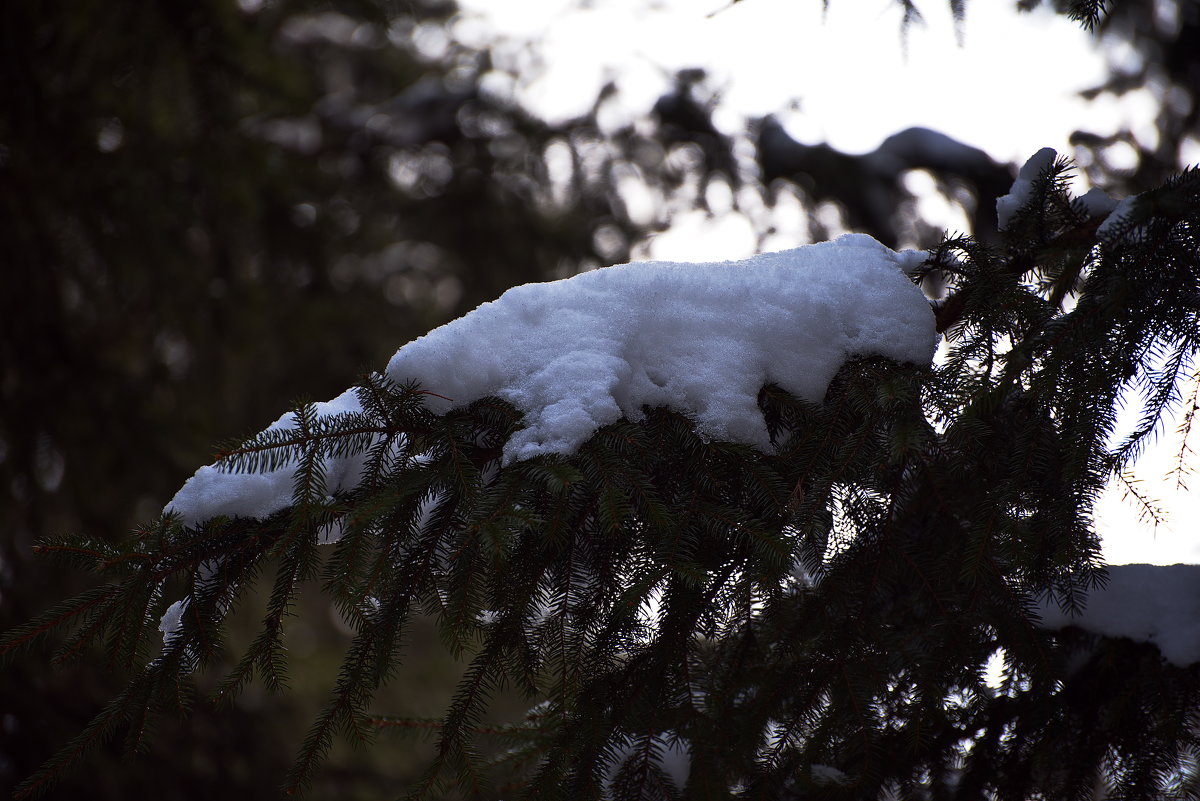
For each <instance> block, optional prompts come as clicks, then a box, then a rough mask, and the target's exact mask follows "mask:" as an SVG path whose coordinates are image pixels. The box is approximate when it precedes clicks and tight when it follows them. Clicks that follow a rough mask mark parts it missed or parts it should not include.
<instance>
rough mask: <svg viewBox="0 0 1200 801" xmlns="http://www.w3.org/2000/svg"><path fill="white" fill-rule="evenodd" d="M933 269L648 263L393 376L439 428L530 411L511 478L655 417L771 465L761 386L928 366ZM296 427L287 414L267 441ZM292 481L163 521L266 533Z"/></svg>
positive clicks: (204, 495) (334, 482)
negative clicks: (488, 401)
mask: <svg viewBox="0 0 1200 801" xmlns="http://www.w3.org/2000/svg"><path fill="white" fill-rule="evenodd" d="M924 258H925V254H924V253H923V252H915V251H912V252H904V253H896V252H894V251H892V250H890V249H889V248H887V247H885V246H883V245H881V244H880V243H878V242H876V241H875V240H874V239H872V238H871V237H869V236H866V235H864V234H848V235H846V236H843V237H841V238H840V239H838V240H836V241H833V242H824V243H821V244H817V245H808V246H805V247H801V248H795V249H792V250H786V251H782V252H778V253H763V254H761V255H758V256H755V257H753V258H750V259H746V260H744V261H737V262H710V263H700V264H688V263H675V262H641V263H635V264H623V265H618V266H616V267H609V268H606V269H602V270H595V271H592V272H587V273H582V274H580V275H576V276H574V277H572V278H567V279H564V280H561V281H552V282H548V283H542V284H526V285H524V286H519V287H516V288H514V289H510V290H509V291H508V292H505V293H504V295H502V296H501V297H500V298H499V299H497V300H495V301H492V302H490V303H484V304H483V305H482V306H480V307H479V308H477V309H475V310H474V311H472V312H470V313H468V314H466V315H465V316H463V317H461V318H459V319H458V320H455V321H453V322H451V323H448V324H446V325H444V326H442V327H440V328H437V329H435V330H434V331H431V332H430V333H429V334H427V335H425V336H423V337H421V338H420V339H417V340H415V341H413V342H410V343H408V344H407V345H405V346H404V347H402V348H400V350H398V351H397V352H396V354H395V356H393V357H392V359H391V362H390V363H389V365H388V368H387V374H388V376H389V377H390V378H391V379H392V380H394V381H397V382H405V381H410V380H413V379H416V380H418V381H420V382H421V385H422V386H423V388H424V389H426V390H428V391H430V392H434V393H436V394H437V395H440V396H444V398H447V399H449V400H443V399H439V398H437V397H433V396H430V397H429V399H428V401H427V402H428V403H429V405H430V407H431V408H432V409H433V411H435V412H438V413H441V412H445V411H447V410H449V409H450V408H453V407H457V406H463V405H466V404H468V403H470V402H472V401H474V400H478V399H479V398H483V397H486V396H491V395H495V396H499V397H501V398H503V399H505V400H507V401H509V402H510V403H512V404H513V405H515V406H516V407H517V408H519V409H521V410H522V411H523V412H524V413H525V428H523V429H522V430H520V431H518V432H517V433H516V434H515V435H514V436H513V438H512V439H511V440H510V441H509V443H508V444H507V445H506V446H505V450H504V459H503V461H504V462H505V463H506V464H507V463H511V462H514V461H518V460H521V459H528V458H531V457H533V456H537V455H539V454H548V453H558V454H570V453H572V452H573V451H574V450H575V449H576V448H578V447H579V446H580V445H581V444H582V443H583V442H584V441H585V440H586V439H587V438H588V437H590V436H591V435H592V434H593V433H594V432H595V431H596V430H597V429H598V428H600V427H601V426H604V425H607V424H609V423H613V422H616V421H617V420H618V419H620V418H621V417H622V416H625V417H627V418H629V419H634V420H636V419H639V418H640V417H641V416H642V407H643V406H647V405H648V406H670V407H672V408H675V409H679V410H681V411H686V412H689V413H691V414H692V415H694V416H695V418H696V421H697V425H698V428H699V430H700V431H701V432H702V433H703V434H704V435H706V436H709V437H712V438H714V439H725V440H732V441H735V442H742V443H746V444H749V445H753V446H755V447H758V448H762V449H767V448H769V447H770V441H769V438H768V435H767V429H766V425H765V423H764V422H763V418H762V412H761V411H760V410H759V408H758V400H757V399H758V392H759V390H760V389H761V388H762V386H763V385H764V384H767V383H771V382H774V383H777V384H778V385H779V386H781V387H783V388H784V389H785V390H787V391H788V392H791V393H792V394H794V395H797V396H799V397H802V398H805V399H808V400H812V401H816V400H820V399H821V397H822V396H823V395H824V394H825V390H826V388H827V387H828V386H829V382H830V380H831V379H832V378H833V376H834V374H835V373H836V372H837V371H838V369H839V368H840V367H841V366H842V365H843V364H844V363H845V362H846V361H847V360H848V359H850V358H851V357H853V356H866V355H878V356H886V357H889V358H892V359H895V360H896V361H900V362H911V363H915V364H921V365H927V364H929V363H930V361H931V359H932V357H933V352H934V348H935V346H936V344H937V334H936V332H935V330H934V319H933V313H932V311H931V310H930V307H929V303H928V301H927V300H926V299H925V297H924V296H923V295H922V294H921V291H920V289H918V288H917V287H916V286H915V285H914V284H913V283H912V282H911V281H910V280H909V278H908V277H907V275H906V274H907V273H911V272H912V270H913V269H915V268H916V266H918V265H919V264H920V263H921V262H922V261H923V260H924ZM316 406H317V409H316V411H317V414H318V415H319V416H328V415H334V414H339V413H344V412H357V411H360V406H359V403H358V399H357V397H356V396H355V394H354V392H353V391H352V390H351V391H347V392H345V393H343V394H342V395H340V396H339V397H337V398H335V399H334V400H332V401H329V402H328V403H323V404H317V405H316ZM294 427H295V419H294V416H293V415H292V414H291V413H290V412H289V413H288V414H285V415H283V416H282V417H280V418H279V419H278V420H277V421H275V423H274V424H272V425H271V427H270V430H280V429H284V430H286V429H292V428H294ZM362 458H363V457H361V456H360V457H357V458H354V457H352V458H348V459H327V460H326V482H327V488H328V490H329V492H331V493H333V492H337V491H345V490H350V489H353V487H354V486H356V484H357V482H358V476H359V475H360V473H361V471H362ZM293 479H294V465H288V466H284V467H281V468H280V469H278V470H275V471H272V472H269V473H263V474H253V473H250V474H247V473H231V472H227V471H224V470H221V469H219V468H218V467H215V466H208V467H202V468H200V470H199V471H197V473H196V474H195V475H194V476H193V477H192V478H191V479H189V480H188V482H187V483H186V484H185V485H184V486H183V488H182V489H180V491H179V492H178V493H177V494H176V496H175V497H174V498H173V499H172V500H171V502H170V503H168V504H167V507H166V509H165V511H166V512H169V513H175V514H177V515H179V516H180V517H181V518H182V520H183V522H184V523H185V524H186V525H189V526H195V525H197V524H199V523H201V522H203V521H205V520H207V519H210V518H212V517H215V516H217V515H228V516H231V517H233V516H242V517H257V518H262V517H265V516H268V515H270V514H273V513H274V512H277V511H279V510H281V509H284V508H286V507H287V506H288V505H289V504H290V503H291V497H292V487H293ZM330 538H331V539H332V538H333V537H330Z"/></svg>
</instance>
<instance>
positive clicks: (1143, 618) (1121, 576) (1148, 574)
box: [1041, 565, 1200, 667]
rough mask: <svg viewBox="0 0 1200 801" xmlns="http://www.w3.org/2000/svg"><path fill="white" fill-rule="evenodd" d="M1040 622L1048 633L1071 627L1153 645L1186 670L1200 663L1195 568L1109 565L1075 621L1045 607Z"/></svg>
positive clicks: (1198, 570)
mask: <svg viewBox="0 0 1200 801" xmlns="http://www.w3.org/2000/svg"><path fill="white" fill-rule="evenodd" d="M1041 618H1042V623H1041V625H1042V627H1043V628H1046V629H1049V630H1052V631H1055V630H1059V629H1063V628H1066V627H1067V626H1076V627H1078V628H1081V629H1084V630H1085V631H1090V632H1092V633H1093V634H1101V635H1104V636H1106V637H1127V638H1129V639H1131V640H1136V641H1138V642H1149V643H1153V644H1154V645H1156V646H1157V647H1158V650H1159V651H1160V652H1161V653H1162V655H1163V657H1164V658H1165V659H1166V660H1167V661H1168V662H1170V663H1172V664H1174V665H1178V666H1180V667H1187V666H1188V665H1192V664H1195V663H1197V662H1200V565H1166V566H1164V565H1112V566H1110V567H1109V568H1108V583H1107V585H1106V586H1105V587H1104V588H1103V589H1097V590H1092V591H1091V592H1090V593H1088V597H1087V605H1086V607H1085V609H1084V611H1083V612H1082V613H1081V614H1080V615H1078V616H1073V615H1072V614H1071V613H1070V612H1064V611H1062V610H1061V609H1059V607H1058V605H1057V604H1054V603H1048V604H1045V605H1044V606H1043V607H1042V610H1041Z"/></svg>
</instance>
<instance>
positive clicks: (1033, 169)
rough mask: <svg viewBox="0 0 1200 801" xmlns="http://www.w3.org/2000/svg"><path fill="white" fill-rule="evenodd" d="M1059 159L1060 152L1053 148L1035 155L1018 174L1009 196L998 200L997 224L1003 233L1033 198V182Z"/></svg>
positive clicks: (1042, 150) (1043, 149) (1045, 148)
mask: <svg viewBox="0 0 1200 801" xmlns="http://www.w3.org/2000/svg"><path fill="white" fill-rule="evenodd" d="M1057 158H1058V152H1057V151H1056V150H1055V149H1054V148H1052V147H1043V148H1042V149H1041V150H1039V151H1038V152H1036V153H1034V154H1033V155H1032V156H1030V157H1029V161H1026V162H1025V166H1023V167H1021V170H1020V172H1018V173H1017V180H1015V181H1013V185H1012V189H1009V190H1008V194H1007V195H1004V196H1003V197H999V198H997V199H996V222H997V224H998V225H999V227H1000V230H1001V231H1003V230H1004V229H1005V228H1007V227H1008V223H1009V222H1010V221H1011V220H1012V217H1013V215H1014V214H1016V213H1017V211H1019V210H1020V209H1021V207H1022V206H1024V205H1025V204H1026V203H1028V202H1029V199H1030V198H1031V197H1032V196H1033V182H1034V181H1036V180H1037V179H1038V177H1039V176H1040V175H1041V174H1042V173H1043V172H1045V171H1046V170H1048V169H1050V168H1051V167H1053V166H1054V161H1055V159H1057Z"/></svg>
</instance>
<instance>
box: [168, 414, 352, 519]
mask: <svg viewBox="0 0 1200 801" xmlns="http://www.w3.org/2000/svg"><path fill="white" fill-rule="evenodd" d="M315 406H316V413H317V415H318V416H319V417H331V416H333V415H337V414H346V413H351V412H360V411H362V405H361V404H360V403H359V402H358V397H357V395H356V394H355V393H354V391H353V390H346V391H345V392H343V393H342V394H341V395H339V396H337V397H336V398H334V399H333V400H331V401H326V402H324V403H317V404H315ZM295 424H296V418H295V415H294V414H293V413H292V412H288V413H287V414H285V415H283V416H282V417H280V418H279V419H278V420H276V421H275V422H274V423H272V424H271V425H270V426H268V427H267V429H266V430H267V431H277V430H286V429H293V428H295ZM363 464H364V457H363V456H358V457H357V458H356V457H350V458H344V459H332V458H330V459H326V460H325V484H326V487H327V488H328V490H329V492H331V493H332V492H336V491H339V490H349V489H352V488H353V487H354V486H355V485H356V484H357V483H358V477H359V475H360V474H361V472H362V467H363ZM294 480H295V466H294V465H284V466H283V467H280V468H278V469H276V470H270V471H266V472H262V473H233V472H230V471H229V470H227V469H224V468H222V467H220V466H217V465H206V466H204V467H201V468H200V469H199V470H197V471H196V473H195V475H193V476H192V477H191V478H189V479H188V480H187V482H186V483H185V484H184V485H183V487H182V488H181V489H180V490H179V492H177V493H176V494H175V497H174V498H172V499H171V501H170V502H169V503H168V504H167V506H166V508H165V509H164V510H163V511H164V512H166V513H170V514H175V515H178V516H179V518H180V519H181V520H182V522H183V523H184V525H187V526H197V525H199V524H200V523H203V522H204V521H205V520H210V519H212V518H214V517H217V516H221V515H224V516H226V517H253V518H259V519H262V518H265V517H268V516H270V515H272V514H274V513H275V512H278V511H279V510H280V509H284V508H286V507H287V506H288V505H290V504H291V499H292V489H293V482H294ZM336 536H337V532H332V531H331V532H323V533H322V538H323V539H327V540H329V541H331V542H332V541H334V540H335V538H336Z"/></svg>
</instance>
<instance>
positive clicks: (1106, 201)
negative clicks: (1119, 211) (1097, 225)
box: [1079, 186, 1117, 218]
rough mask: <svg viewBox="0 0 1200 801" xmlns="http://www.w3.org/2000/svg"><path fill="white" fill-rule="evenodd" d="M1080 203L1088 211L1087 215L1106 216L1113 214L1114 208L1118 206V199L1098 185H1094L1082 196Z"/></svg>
mask: <svg viewBox="0 0 1200 801" xmlns="http://www.w3.org/2000/svg"><path fill="white" fill-rule="evenodd" d="M1079 204H1080V206H1082V207H1083V210H1084V211H1085V212H1087V215H1088V216H1089V217H1092V218H1096V217H1104V216H1106V215H1108V214H1111V213H1112V211H1113V209H1115V208H1116V207H1117V201H1116V199H1115V198H1114V197H1113V196H1112V195H1110V194H1108V193H1107V192H1105V191H1104V190H1103V189H1101V188H1100V187H1098V186H1094V187H1092V188H1091V189H1089V190H1088V191H1087V194H1085V195H1083V196H1081V197H1080V198H1079Z"/></svg>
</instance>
